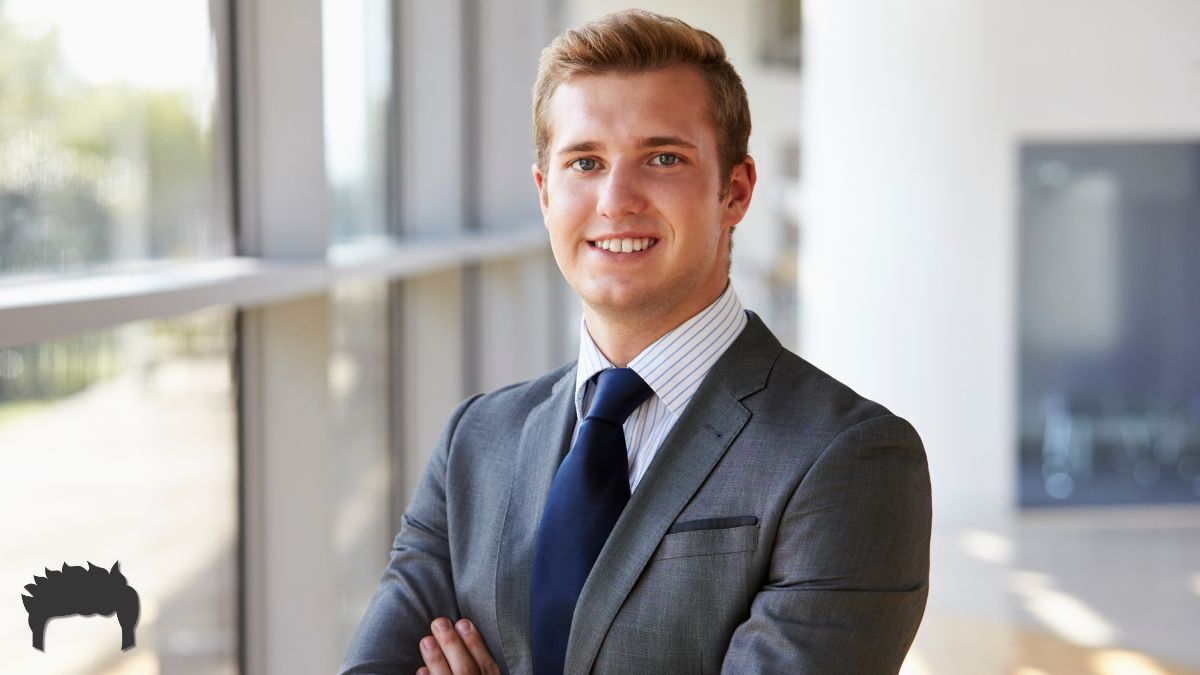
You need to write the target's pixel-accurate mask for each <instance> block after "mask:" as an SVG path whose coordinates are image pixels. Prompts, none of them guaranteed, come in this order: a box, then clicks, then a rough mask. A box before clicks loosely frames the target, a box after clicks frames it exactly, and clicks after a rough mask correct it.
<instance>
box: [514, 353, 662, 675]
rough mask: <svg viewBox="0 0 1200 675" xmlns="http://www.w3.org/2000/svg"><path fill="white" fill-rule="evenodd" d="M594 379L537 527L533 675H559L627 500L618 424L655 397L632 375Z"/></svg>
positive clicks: (624, 371)
mask: <svg viewBox="0 0 1200 675" xmlns="http://www.w3.org/2000/svg"><path fill="white" fill-rule="evenodd" d="M596 377H597V379H596V393H595V395H593V396H592V405H591V407H590V408H589V409H588V412H587V416H585V417H584V419H583V422H582V423H580V425H579V433H578V434H577V435H576V437H575V445H574V446H572V447H571V451H570V452H569V453H567V456H566V458H565V459H563V462H562V464H561V465H560V466H559V467H558V473H556V474H555V475H554V483H553V484H551V486H550V497H549V498H548V499H547V500H546V509H545V510H544V511H543V512H542V522H541V525H540V526H539V527H538V535H537V545H536V548H535V549H534V554H533V576H532V578H531V580H530V601H531V602H530V623H531V627H532V629H533V672H534V674H535V675H560V674H561V673H562V672H563V665H564V661H565V659H566V656H567V637H568V636H569V635H570V634H571V616H572V614H573V613H574V612H575V601H576V600H578V599H579V591H580V590H582V589H583V582H585V581H587V577H588V573H590V572H591V571H592V565H593V564H594V563H595V562H596V558H597V557H598V556H599V555H600V549H602V548H604V542H605V541H607V540H608V534H609V533H610V532H612V528H613V525H615V524H616V522H617V518H618V517H620V515H621V511H622V509H624V508H625V504H626V502H628V501H629V457H628V453H627V451H626V448H625V431H624V430H623V429H622V425H623V424H625V419H626V418H628V417H629V415H630V414H632V413H633V411H634V410H637V407H638V406H639V405H641V404H642V402H643V401H645V400H646V399H647V398H649V397H650V394H651V393H652V392H651V389H650V386H649V385H648V384H646V383H645V382H644V381H643V380H642V378H640V377H638V374H637V373H635V372H633V371H632V370H630V369H629V368H609V369H607V370H602V371H600V373H599V375H597V376H596Z"/></svg>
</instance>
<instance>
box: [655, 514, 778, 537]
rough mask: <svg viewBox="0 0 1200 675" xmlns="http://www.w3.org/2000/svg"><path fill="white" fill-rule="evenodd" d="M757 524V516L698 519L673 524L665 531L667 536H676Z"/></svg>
mask: <svg viewBox="0 0 1200 675" xmlns="http://www.w3.org/2000/svg"><path fill="white" fill-rule="evenodd" d="M757 524H758V516H728V517H726V518H700V519H699V520H685V521H683V522H680V523H675V524H674V525H672V526H671V529H669V530H667V534H678V533H680V532H691V531H693V530H727V529H729V528H731V527H745V526H746V525H757Z"/></svg>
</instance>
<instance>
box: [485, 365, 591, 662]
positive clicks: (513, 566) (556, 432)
mask: <svg viewBox="0 0 1200 675" xmlns="http://www.w3.org/2000/svg"><path fill="white" fill-rule="evenodd" d="M574 385H575V368H568V369H567V371H566V373H565V374H564V375H563V376H562V377H561V378H559V380H558V381H557V382H556V383H555V384H554V386H553V387H552V389H551V393H550V396H549V397H548V398H547V399H546V400H544V401H542V402H541V403H540V404H538V405H537V406H535V407H534V408H533V409H532V410H530V411H529V416H528V417H526V419H525V425H524V428H523V430H522V432H521V440H520V442H519V445H518V449H517V457H516V467H515V470H514V473H513V481H512V486H511V487H510V488H509V495H508V504H507V506H506V508H505V515H504V525H503V528H502V530H501V535H500V551H499V558H498V561H497V565H496V615H497V616H496V621H497V623H498V625H499V629H500V640H501V642H502V643H503V648H504V657H505V658H504V660H505V662H506V663H507V666H508V670H509V671H510V672H514V673H520V672H530V671H532V670H533V663H532V661H531V653H530V652H531V637H530V633H529V584H530V573H531V570H532V565H533V549H534V545H535V543H536V539H537V530H538V524H539V523H540V522H541V519H542V510H543V509H544V508H545V506H546V498H547V497H548V495H549V494H550V484H551V483H553V482H554V474H555V472H556V471H558V465H559V463H560V462H561V461H562V458H563V457H564V456H565V455H566V454H567V450H568V449H569V448H568V445H569V443H570V442H571V434H572V432H573V431H574V429H575V386H574Z"/></svg>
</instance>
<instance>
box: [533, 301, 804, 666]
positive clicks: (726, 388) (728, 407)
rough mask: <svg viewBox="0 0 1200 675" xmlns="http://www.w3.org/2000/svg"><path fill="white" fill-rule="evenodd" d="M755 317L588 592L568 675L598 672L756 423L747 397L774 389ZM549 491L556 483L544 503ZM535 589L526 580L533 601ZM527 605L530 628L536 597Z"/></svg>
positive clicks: (574, 628) (698, 399)
mask: <svg viewBox="0 0 1200 675" xmlns="http://www.w3.org/2000/svg"><path fill="white" fill-rule="evenodd" d="M747 314H748V315H749V317H748V318H749V321H748V323H747V324H746V328H745V329H744V330H743V331H742V334H741V335H740V336H738V339H737V340H735V341H734V343H733V344H732V345H730V347H729V349H728V350H726V352H725V353H724V354H723V355H722V356H721V358H720V359H718V360H717V362H716V364H714V365H713V368H712V370H711V371H710V372H709V373H708V375H707V376H706V377H705V379H704V383H703V384H702V385H701V386H700V388H699V389H698V390H697V391H696V394H695V396H693V398H692V400H691V402H690V403H689V404H688V406H687V408H685V409H684V411H683V414H682V415H681V416H680V418H679V420H678V421H677V422H676V424H675V426H674V427H673V428H672V429H671V432H670V433H669V434H668V435H667V438H666V439H665V440H664V441H663V445H662V447H661V448H659V451H658V453H657V455H656V456H655V458H654V461H653V462H652V463H651V465H650V467H649V468H648V469H647V470H646V474H645V475H644V476H643V477H642V481H641V483H640V484H639V485H638V488H637V490H636V491H635V492H634V494H633V496H632V497H631V498H630V500H629V504H628V505H627V506H626V507H625V510H624V511H623V512H622V514H621V518H620V519H619V520H618V521H617V524H616V526H615V527H614V528H613V531H612V534H611V535H609V539H608V542H607V543H606V544H605V545H604V549H603V550H602V551H601V552H600V557H599V558H597V560H596V564H595V566H593V568H592V572H591V574H590V575H589V576H588V580H587V583H585V584H584V586H583V590H582V592H581V593H580V595H579V602H578V604H577V605H576V610H575V617H574V619H573V621H572V622H571V637H570V640H569V641H568V643H567V659H566V671H567V672H568V673H572V674H583V673H588V672H589V671H591V668H592V663H593V662H594V661H595V659H596V655H597V653H598V652H599V650H600V645H601V643H602V642H603V641H604V636H605V635H606V634H607V633H608V629H609V626H610V625H612V621H613V619H614V618H615V617H616V615H617V611H618V610H619V609H620V608H621V605H622V604H623V603H624V602H625V598H626V596H628V595H629V591H630V590H631V589H632V588H633V585H634V583H635V582H636V581H637V579H638V577H639V576H640V575H641V573H642V570H643V569H644V568H645V566H646V563H647V562H648V561H649V560H650V556H651V555H653V553H654V551H655V549H657V548H658V545H659V544H660V543H661V541H662V538H663V536H664V535H665V534H666V532H667V529H668V528H670V526H671V523H673V522H674V521H675V519H676V517H677V516H678V515H679V513H680V512H681V511H682V510H683V508H684V507H685V506H686V505H687V504H688V502H689V501H690V500H691V498H692V496H693V495H694V494H695V493H696V491H697V490H698V489H699V488H700V485H701V484H702V483H703V482H704V480H705V478H707V477H708V474H709V473H710V472H711V471H712V469H713V467H715V466H716V464H717V462H718V461H719V460H720V459H721V456H722V455H724V454H725V451H726V450H727V449H728V448H729V446H730V444H732V442H733V440H734V439H735V438H736V437H737V435H738V434H739V433H740V432H741V430H742V428H743V427H744V426H745V425H746V422H748V421H749V420H750V411H749V410H747V409H746V407H745V406H743V405H742V403H741V399H743V398H745V397H746V396H749V395H750V394H752V393H754V392H756V391H759V390H761V389H762V388H763V387H765V386H766V381H767V375H768V374H769V373H770V370H771V367H772V366H773V365H774V363H775V360H776V359H777V358H778V357H779V353H780V351H781V349H782V348H781V346H780V344H779V341H778V340H776V339H775V336H774V335H772V334H771V332H770V331H769V330H767V327H766V326H765V325H763V323H762V321H761V320H760V319H759V318H758V316H756V315H755V314H754V313H753V312H747ZM539 478H540V477H539ZM550 479H551V480H552V479H553V472H551V478H550ZM548 490H549V483H547V484H546V489H545V490H544V491H542V492H541V495H542V497H541V501H540V502H539V504H540V503H544V501H545V492H547V491H548ZM539 515H540V511H539ZM533 527H534V528H536V523H535V524H534V526H533ZM532 546H533V544H532V542H531V543H530V544H529V547H530V549H531V550H532ZM526 571H527V570H526ZM528 589H529V586H528V574H526V583H525V593H526V595H528ZM524 603H525V604H524V607H525V615H524V619H525V622H526V624H525V625H526V626H528V598H526V599H525V600H524ZM510 665H511V664H510Z"/></svg>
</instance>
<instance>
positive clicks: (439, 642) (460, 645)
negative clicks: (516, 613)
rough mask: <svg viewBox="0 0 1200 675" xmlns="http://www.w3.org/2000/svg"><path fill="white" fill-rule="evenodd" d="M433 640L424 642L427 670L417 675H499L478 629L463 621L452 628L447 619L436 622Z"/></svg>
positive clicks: (498, 670)
mask: <svg viewBox="0 0 1200 675" xmlns="http://www.w3.org/2000/svg"><path fill="white" fill-rule="evenodd" d="M430 627H431V628H432V629H433V637H430V636H428V635H427V636H425V637H424V638H422V639H421V642H420V647H421V657H422V658H423V659H424V660H425V666H426V667H424V668H421V669H420V670H418V671H417V675H493V674H495V675H499V673H500V667H499V666H498V665H496V661H495V659H493V658H492V654H491V652H489V651H488V648H487V645H486V644H485V643H484V641H483V636H481V635H480V634H479V631H478V630H476V628H475V625H474V624H472V623H471V622H470V621H468V620H466V619H463V620H461V621H459V622H458V624H457V625H455V626H451V625H450V621H448V620H447V619H444V618H438V619H436V620H434V622H433V623H432V624H430Z"/></svg>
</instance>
